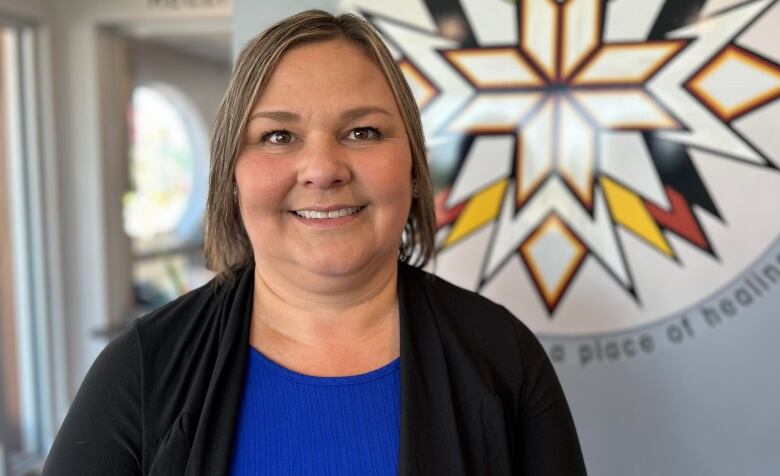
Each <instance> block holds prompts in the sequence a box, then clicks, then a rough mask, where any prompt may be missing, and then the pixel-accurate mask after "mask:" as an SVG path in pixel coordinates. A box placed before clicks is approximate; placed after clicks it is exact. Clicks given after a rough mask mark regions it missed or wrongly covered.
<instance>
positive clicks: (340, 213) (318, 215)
mask: <svg viewBox="0 0 780 476" xmlns="http://www.w3.org/2000/svg"><path fill="white" fill-rule="evenodd" d="M364 208H366V207H365V205H363V206H357V207H341V208H331V209H329V210H293V211H292V213H294V214H295V215H298V216H299V217H301V218H309V219H314V220H324V219H333V218H340V217H346V216H350V215H357V214H358V213H360V212H361V210H363V209H364Z"/></svg>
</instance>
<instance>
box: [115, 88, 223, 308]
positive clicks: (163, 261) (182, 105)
mask: <svg viewBox="0 0 780 476" xmlns="http://www.w3.org/2000/svg"><path fill="white" fill-rule="evenodd" d="M129 117H130V121H129V123H130V130H129V138H130V140H129V144H130V151H129V159H130V180H131V184H132V190H131V191H129V192H127V193H126V194H125V196H124V200H123V202H124V228H125V232H126V233H127V234H128V235H129V236H130V237H131V238H132V245H133V256H134V263H133V281H134V286H135V292H136V300H137V303H138V304H139V306H140V309H139V310H138V312H139V313H140V312H143V311H146V310H149V309H152V308H154V307H157V306H159V305H161V304H164V303H165V302H168V301H170V300H171V299H173V298H175V297H177V296H179V295H181V294H183V293H185V292H187V291H189V290H190V289H193V288H194V287H197V286H199V285H201V284H202V283H204V282H206V281H207V280H208V279H210V278H211V277H212V274H211V273H210V272H208V271H207V270H206V269H205V266H204V264H203V257H202V255H203V218H204V211H205V204H206V190H207V180H208V149H207V145H206V144H207V134H206V128H205V127H204V126H203V123H202V120H201V119H200V117H199V116H198V114H197V112H196V111H195V109H194V108H193V107H192V106H191V105H190V104H189V101H188V99H187V98H186V97H185V96H184V95H183V94H181V93H179V92H178V91H177V90H176V89H175V88H173V87H171V86H168V85H164V84H153V85H141V86H138V87H136V88H135V90H134V91H133V94H132V101H131V106H130V111H129Z"/></svg>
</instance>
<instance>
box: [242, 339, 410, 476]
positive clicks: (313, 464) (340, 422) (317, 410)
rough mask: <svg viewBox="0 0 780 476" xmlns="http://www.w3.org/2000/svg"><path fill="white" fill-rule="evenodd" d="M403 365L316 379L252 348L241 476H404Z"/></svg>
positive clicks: (244, 409)
mask: <svg viewBox="0 0 780 476" xmlns="http://www.w3.org/2000/svg"><path fill="white" fill-rule="evenodd" d="M400 374H401V372H400V358H399V359H395V360H394V361H392V362H390V363H389V364H387V365H385V366H383V367H381V368H379V369H376V370H373V371H371V372H368V373H365V374H360V375H352V376H347V377H313V376H310V375H303V374H299V373H297V372H293V371H292V370H289V369H287V368H284V367H282V366H281V365H279V364H277V363H275V362H273V361H271V360H270V359H268V358H267V357H265V356H264V355H263V354H261V353H260V352H258V351H257V350H256V349H254V348H252V347H250V349H249V362H248V363H247V370H246V377H245V379H244V390H243V395H242V399H241V409H240V412H239V419H238V422H237V426H236V436H235V442H234V445H233V461H232V465H231V472H230V474H232V475H233V476H248V475H253V476H257V475H296V476H298V475H300V476H303V475H318V476H324V475H361V476H373V475H376V476H380V475H381V476H389V475H395V474H397V471H398V446H399V432H400V423H399V422H400V416H401V410H400V409H401V403H400V393H401V392H400V385H401V383H400Z"/></svg>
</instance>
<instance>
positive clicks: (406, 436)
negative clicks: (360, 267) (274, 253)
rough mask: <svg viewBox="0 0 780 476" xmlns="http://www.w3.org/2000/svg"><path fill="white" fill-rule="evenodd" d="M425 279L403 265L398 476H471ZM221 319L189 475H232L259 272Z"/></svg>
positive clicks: (234, 292) (234, 291)
mask: <svg viewBox="0 0 780 476" xmlns="http://www.w3.org/2000/svg"><path fill="white" fill-rule="evenodd" d="M426 276H427V275H425V274H424V273H422V272H420V271H418V270H416V269H413V268H411V267H410V266H408V265H405V264H403V263H399V265H398V301H399V311H400V339H401V422H400V428H401V430H400V431H401V433H400V448H399V457H398V458H399V461H398V474H399V475H425V476H434V475H447V476H458V475H463V474H466V470H465V469H464V468H465V462H464V460H463V453H462V448H461V443H460V439H459V433H458V427H457V423H456V421H457V419H456V416H455V403H454V400H453V396H452V395H453V389H452V384H451V382H450V379H449V368H448V362H447V358H446V353H445V350H444V343H443V341H442V338H441V333H440V331H439V325H440V322H439V321H438V320H437V310H438V309H437V308H438V306H436V304H435V303H434V302H432V300H431V299H430V293H429V292H427V288H428V286H429V283H428V282H427V281H426ZM228 288H229V289H228V292H226V293H225V294H224V295H223V296H222V298H221V299H219V301H220V303H219V305H218V306H216V307H215V310H214V312H216V313H218V314H219V316H215V318H216V319H219V320H220V326H219V328H220V341H219V350H218V353H217V358H216V362H215V365H214V370H213V373H212V377H211V380H210V383H209V386H208V390H207V391H206V395H205V398H204V401H203V406H202V410H201V413H200V415H199V418H198V423H197V430H196V432H195V435H194V437H193V443H192V447H191V450H190V456H189V459H188V461H187V467H186V470H185V475H187V476H201V475H204V476H205V475H208V476H211V475H218V474H227V472H228V469H229V466H230V458H231V457H232V454H233V452H232V449H233V435H234V433H235V428H236V422H237V418H238V411H239V408H240V403H241V392H242V389H243V379H244V372H245V366H246V354H247V352H248V351H249V328H250V323H251V315H252V293H253V291H254V266H246V267H245V268H243V269H242V270H240V271H239V275H238V277H237V278H236V282H235V283H233V285H232V286H228Z"/></svg>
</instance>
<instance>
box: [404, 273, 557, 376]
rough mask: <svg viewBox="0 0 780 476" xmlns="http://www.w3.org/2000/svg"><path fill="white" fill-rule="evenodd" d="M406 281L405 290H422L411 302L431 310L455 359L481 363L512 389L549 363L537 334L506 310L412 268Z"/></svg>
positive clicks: (406, 274)
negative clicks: (536, 369) (462, 356)
mask: <svg viewBox="0 0 780 476" xmlns="http://www.w3.org/2000/svg"><path fill="white" fill-rule="evenodd" d="M402 278H403V279H405V280H406V281H407V283H406V284H405V285H404V286H405V287H407V288H409V287H413V288H416V289H417V290H418V292H416V293H414V297H413V298H412V302H413V303H414V305H415V306H417V305H425V306H426V307H428V308H429V309H430V310H431V313H432V315H433V318H434V319H435V321H436V325H437V328H438V331H439V333H440V335H441V338H442V340H443V341H444V344H445V346H447V347H448V348H451V349H450V351H451V352H452V353H453V354H458V353H459V354H463V355H464V356H465V357H466V359H467V360H468V361H475V362H482V364H484V365H485V367H486V368H491V369H493V371H494V372H495V376H498V377H500V378H501V379H502V380H504V381H505V382H510V383H511V382H515V383H519V382H520V381H521V380H523V379H524V378H525V377H527V376H528V373H529V371H530V370H531V369H532V368H536V367H538V366H539V365H547V364H548V363H549V359H548V357H547V355H546V353H545V352H544V349H543V347H542V345H541V343H540V342H539V340H538V339H537V337H536V336H535V335H534V333H533V332H532V331H531V330H530V329H529V328H528V326H526V325H525V324H524V323H523V322H522V320H521V318H518V317H517V316H515V315H514V314H512V313H511V312H510V311H509V310H508V309H506V308H505V307H504V306H502V305H500V304H498V303H495V302H493V301H491V300H490V299H488V298H486V297H484V296H482V295H480V294H478V293H475V292H473V291H469V290H467V289H463V288H461V287H459V286H456V285H454V284H452V283H450V282H448V281H446V280H444V279H442V278H441V277H438V276H436V275H433V274H430V273H427V272H425V271H423V270H420V269H416V268H412V267H409V266H407V265H403V272H402ZM422 301H425V302H424V303H423V302H422Z"/></svg>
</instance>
